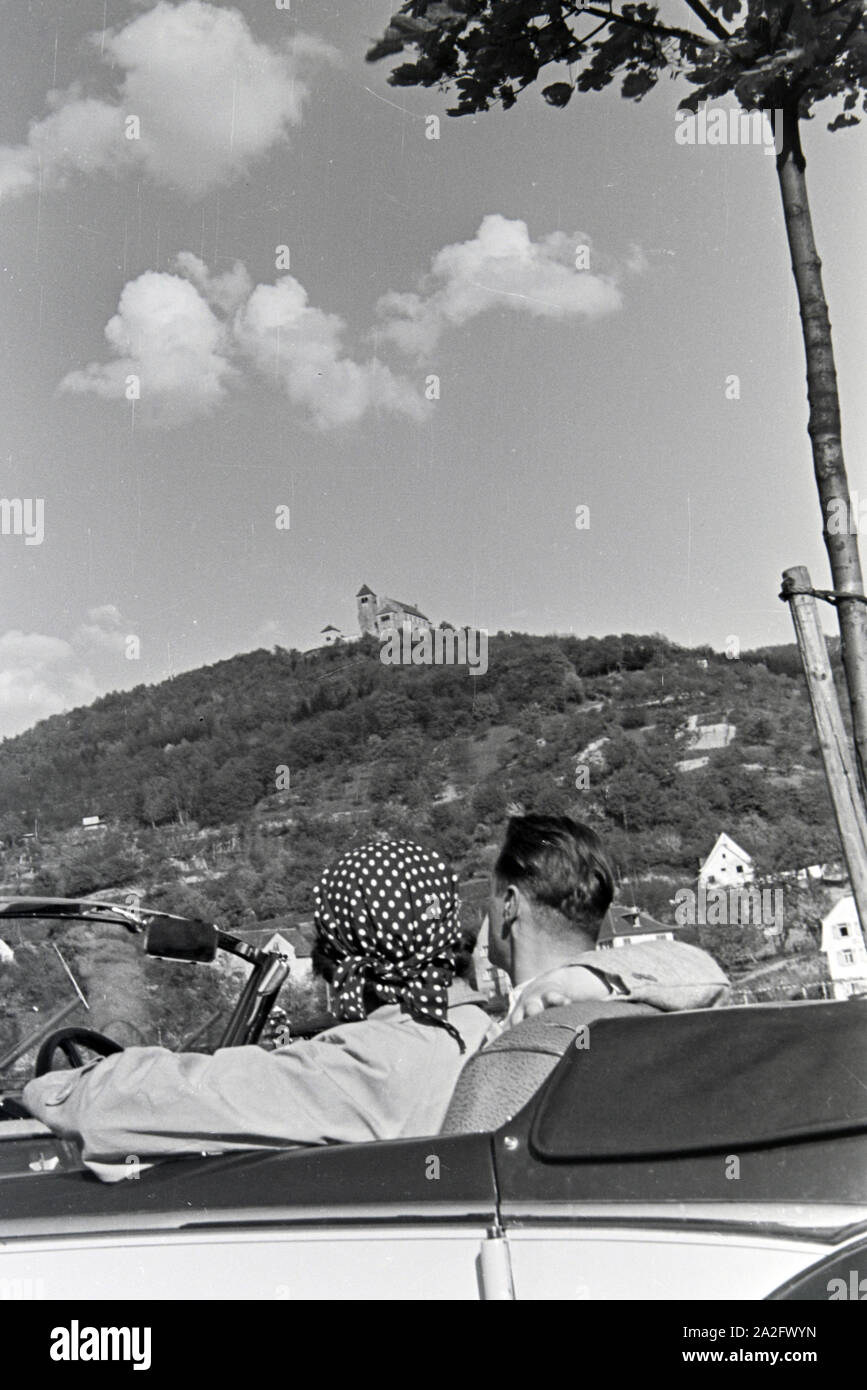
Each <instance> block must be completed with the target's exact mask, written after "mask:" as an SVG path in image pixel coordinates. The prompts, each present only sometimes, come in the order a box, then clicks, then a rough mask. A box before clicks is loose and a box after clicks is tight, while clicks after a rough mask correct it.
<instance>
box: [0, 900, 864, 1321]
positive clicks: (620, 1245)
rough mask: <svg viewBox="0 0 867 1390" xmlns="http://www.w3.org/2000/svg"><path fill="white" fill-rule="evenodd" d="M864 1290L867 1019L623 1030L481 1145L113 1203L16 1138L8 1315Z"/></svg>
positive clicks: (688, 1015)
mask: <svg viewBox="0 0 867 1390" xmlns="http://www.w3.org/2000/svg"><path fill="white" fill-rule="evenodd" d="M24 901H26V900H24ZM88 906H90V907H93V905H92V904H91V905H82V904H79V905H78V907H77V909H74V908H72V907H71V906H70V907H68V908H67V909H64V913H63V915H74V912H75V911H76V910H77V911H80V912H85V911H86V910H87V908H88ZM103 908H105V905H103ZM14 910H15V909H14V908H13V909H11V911H14ZM46 910H47V909H46V905H45V904H44V903H43V905H42V911H43V912H44V911H46ZM3 911H4V909H3V908H2V907H0V915H2V914H3ZM31 915H34V914H33V913H31ZM96 920H100V919H99V917H97V918H96ZM182 930H186V929H182ZM211 930H212V931H213V930H214V929H211ZM193 938H195V939H196V940H198V942H199V945H200V947H201V942H202V941H203V940H204V939H205V936H204V935H203V933H202V931H201V930H200V928H197V929H196V930H195V931H193V932H192V933H191V934H190V936H189V939H190V941H192V940H193ZM226 940H227V941H228V942H230V943H231V940H232V938H226ZM158 944H159V943H158ZM163 945H165V942H164V943H163ZM252 965H253V975H252V976H251V978H255V977H256V975H257V972H258V979H259V982H260V984H261V982H262V980H263V979H266V978H267V977H268V971H269V969H270V968H271V967H270V966H269V962H268V961H264V962H262V961H258V960H253V961H252ZM245 993H246V1003H245V1004H244V1005H243V1008H240V1009H239V1010H236V1016H235V1017H233V1019H231V1020H229V1025H228V1026H229V1029H234V1032H235V1034H236V1035H237V1036H238V1037H246V1038H247V1040H248V1041H249V1032H250V1029H249V1026H248V1025H249V1023H250V1020H251V1019H255V1020H256V1022H257V1025H258V1026H260V1027H261V1026H262V1024H263V1023H264V1018H263V1013H267V1011H265V1010H263V1008H262V1005H261V1000H262V997H263V996H262V994H261V991H260V993H259V994H257V993H256V990H255V989H253V990H249V989H248V990H246V991H242V998H243V997H244V995H245ZM274 998H276V994H275V995H274ZM239 1002H240V1001H239ZM271 1003H272V1004H273V998H272V999H271ZM229 1045H231V1043H230V1044H229ZM130 1157H131V1158H132V1159H134V1156H130ZM853 1273H854V1275H855V1279H854V1282H853V1277H852V1276H853ZM861 1280H865V1282H864V1293H867V1000H847V1001H839V1002H831V1003H806V1002H805V1003H792V1004H780V1005H759V1006H750V1007H739V1008H721V1009H713V1010H704V1011H694V1012H685V1013H679V1014H660V1015H657V1016H654V1017H646V1016H641V1017H636V1018H632V1017H628V1016H625V1017H624V1018H623V1019H611V1018H607V1019H602V1020H600V1021H599V1022H598V1023H597V1024H591V1025H590V1029H589V1046H588V1045H587V1038H586V1036H585V1039H584V1042H583V1044H582V1045H581V1046H570V1047H569V1048H568V1049H567V1051H566V1053H565V1054H564V1055H563V1057H562V1058H561V1060H560V1061H559V1062H558V1063H556V1065H555V1066H554V1069H553V1071H552V1072H551V1074H550V1076H549V1077H548V1079H547V1080H546V1082H545V1083H544V1084H543V1085H542V1086H541V1088H540V1089H539V1091H538V1092H537V1094H535V1095H534V1096H533V1097H532V1099H531V1100H530V1102H529V1103H528V1104H526V1105H524V1106H523V1108H522V1109H521V1110H520V1111H519V1113H517V1114H516V1115H515V1116H514V1118H513V1119H511V1120H509V1122H508V1123H507V1124H505V1125H503V1126H501V1128H500V1129H499V1130H497V1131H496V1132H493V1133H486V1134H473V1133H471V1134H458V1135H449V1136H445V1135H441V1136H430V1137H423V1138H418V1139H409V1140H400V1141H392V1142H387V1143H383V1142H371V1143H364V1144H346V1145H329V1146H323V1147H316V1148H312V1147H311V1148H289V1149H281V1150H269V1151H261V1150H259V1151H251V1152H249V1153H246V1152H245V1153H236V1154H231V1155H222V1156H220V1155H216V1156H211V1157H196V1158H183V1159H174V1160H170V1161H163V1162H160V1163H158V1164H156V1165H155V1166H154V1167H152V1168H150V1169H147V1170H145V1171H141V1170H139V1169H138V1168H137V1166H136V1164H135V1163H134V1161H133V1162H132V1164H131V1170H130V1179H129V1180H128V1181H120V1182H117V1183H113V1184H104V1183H101V1182H100V1181H99V1180H98V1179H97V1178H95V1177H94V1176H93V1174H92V1173H90V1172H88V1171H87V1170H86V1169H85V1168H84V1166H83V1165H82V1161H81V1156H80V1152H79V1149H78V1146H77V1145H76V1144H75V1143H73V1142H71V1141H70V1140H67V1139H62V1138H59V1137H57V1136H55V1135H53V1134H52V1133H50V1131H48V1130H47V1129H46V1128H45V1127H44V1126H42V1125H41V1124H39V1123H38V1122H36V1121H34V1120H30V1119H27V1118H20V1119H11V1120H6V1121H5V1122H3V1123H0V1289H5V1290H6V1296H7V1297H9V1296H12V1297H14V1296H19V1297H45V1298H49V1299H68V1298H69V1299H71V1298H90V1299H109V1298H110V1299H116V1298H124V1299H189V1298H205V1299H254V1300H263V1299H265V1300H267V1299H289V1300H293V1299H305V1300H307V1299H343V1298H346V1299H359V1298H363V1299H387V1300H392V1299H422V1300H436V1299H467V1300H477V1299H511V1298H515V1299H558V1300H559V1299H576V1300H581V1299H592V1300H617V1301H622V1300H648V1299H650V1300H682V1299H686V1300H693V1299H702V1300H704V1299H731V1298H743V1299H766V1298H772V1299H774V1298H780V1299H787V1298H794V1299H829V1298H837V1297H844V1296H846V1297H849V1296H851V1293H846V1294H845V1295H844V1294H843V1293H842V1292H840V1290H841V1288H844V1287H845V1288H846V1289H847V1290H850V1291H851V1289H853V1288H856V1289H857V1288H860V1281H861ZM16 1291H17V1293H16ZM858 1296H859V1297H860V1296H861V1295H860V1294H859V1295H858Z"/></svg>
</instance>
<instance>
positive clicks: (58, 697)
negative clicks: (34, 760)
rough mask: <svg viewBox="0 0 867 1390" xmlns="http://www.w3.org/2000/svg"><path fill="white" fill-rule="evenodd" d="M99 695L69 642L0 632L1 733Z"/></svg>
mask: <svg viewBox="0 0 867 1390" xmlns="http://www.w3.org/2000/svg"><path fill="white" fill-rule="evenodd" d="M98 694H99V691H98V689H97V686H96V683H95V682H94V679H93V676H92V675H91V673H90V671H89V670H88V669H87V668H86V667H84V666H83V665H82V663H81V660H80V657H79V656H78V654H77V652H76V651H75V649H74V647H73V646H72V645H71V643H69V642H64V641H63V640H62V639H61V638H59V637H46V636H44V635H43V634H42V633H38V632H19V631H16V630H13V631H11V632H5V633H3V634H0V736H2V737H7V738H8V737H11V736H12V735H13V734H17V733H21V731H22V730H23V729H27V728H29V727H30V725H31V724H35V723H36V722H37V721H38V720H40V719H46V718H47V717H48V716H49V715H50V714H60V713H61V712H62V711H63V710H67V709H71V708H72V707H73V706H75V705H85V704H89V703H90V701H91V700H94V699H95V698H96V696H97V695H98Z"/></svg>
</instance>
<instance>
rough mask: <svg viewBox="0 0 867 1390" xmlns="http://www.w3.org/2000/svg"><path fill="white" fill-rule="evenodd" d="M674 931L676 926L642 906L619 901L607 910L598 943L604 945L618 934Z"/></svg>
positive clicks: (641, 934)
mask: <svg viewBox="0 0 867 1390" xmlns="http://www.w3.org/2000/svg"><path fill="white" fill-rule="evenodd" d="M672 931H674V927H672V926H669V925H668V923H666V922H657V921H656V919H655V918H653V917H651V916H649V915H648V913H646V912H642V911H641V909H640V908H637V907H629V906H624V905H623V904H621V903H618V904H617V905H616V906H615V907H610V908H609V909H608V911H607V912H606V914H605V917H604V919H603V922H602V928H601V930H600V932H599V936H598V938H597V944H598V945H604V944H605V943H606V942H608V941H613V940H614V939H615V937H618V936H652V935H658V934H659V933H660V932H672Z"/></svg>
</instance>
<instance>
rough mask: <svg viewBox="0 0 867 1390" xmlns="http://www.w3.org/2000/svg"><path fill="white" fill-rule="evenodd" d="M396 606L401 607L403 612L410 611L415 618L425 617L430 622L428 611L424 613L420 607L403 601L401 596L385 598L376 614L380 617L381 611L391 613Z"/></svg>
mask: <svg viewBox="0 0 867 1390" xmlns="http://www.w3.org/2000/svg"><path fill="white" fill-rule="evenodd" d="M396 608H399V609H400V610H401V612H403V613H410V614H411V615H412V616H413V617H414V618H424V620H425V622H426V623H429V622H430V618H429V617H428V616H427V614H426V613H422V612H421V610H420V609H419V608H413V606H412V604H411V603H402V602H401V600H400V599H399V598H384V599H383V600H382V603H381V604H380V605H379V607H378V608H377V610H376V616H377V617H379V615H380V614H381V613H391V612H393V611H394V610H395V609H396Z"/></svg>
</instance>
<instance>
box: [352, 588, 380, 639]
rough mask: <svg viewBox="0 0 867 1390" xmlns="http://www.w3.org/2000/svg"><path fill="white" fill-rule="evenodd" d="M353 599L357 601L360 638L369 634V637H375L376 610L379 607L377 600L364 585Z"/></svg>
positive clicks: (376, 627)
mask: <svg viewBox="0 0 867 1390" xmlns="http://www.w3.org/2000/svg"><path fill="white" fill-rule="evenodd" d="M355 597H356V599H357V600H358V629H359V631H360V632H361V634H362V636H364V635H365V634H366V633H370V634H371V636H373V637H375V636H376V635H377V632H378V626H377V621H376V610H377V608H378V607H379V600H378V598H377V597H376V594H375V593H374V592H373V590H372V589H370V588H368V586H367V585H366V584H362V586H361V588H360V589H359V591H358V593H357V594H356V595H355Z"/></svg>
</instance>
